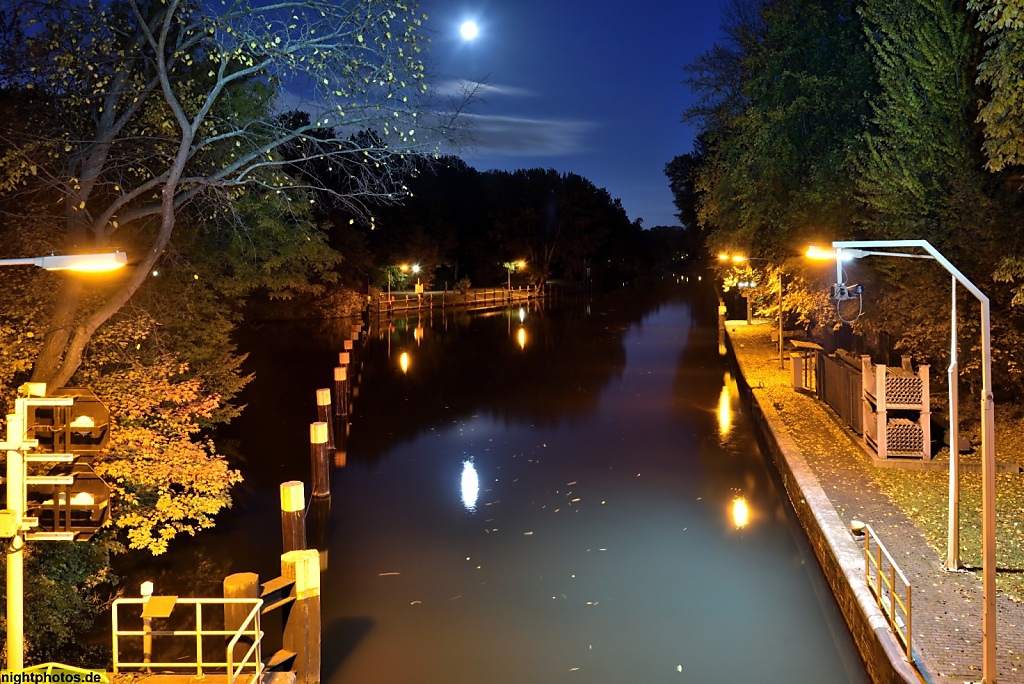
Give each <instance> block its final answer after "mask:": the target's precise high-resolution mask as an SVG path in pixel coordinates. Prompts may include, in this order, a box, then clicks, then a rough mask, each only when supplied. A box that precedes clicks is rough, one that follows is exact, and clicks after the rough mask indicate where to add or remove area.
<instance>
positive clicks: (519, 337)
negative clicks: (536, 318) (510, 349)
mask: <svg viewBox="0 0 1024 684" xmlns="http://www.w3.org/2000/svg"><path fill="white" fill-rule="evenodd" d="M516 341H517V342H519V348H520V349H526V328H520V329H519V332H517V333H516Z"/></svg>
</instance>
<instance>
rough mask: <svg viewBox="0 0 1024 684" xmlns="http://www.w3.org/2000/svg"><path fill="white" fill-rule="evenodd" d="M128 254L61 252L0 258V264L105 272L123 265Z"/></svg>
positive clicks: (51, 269)
mask: <svg viewBox="0 0 1024 684" xmlns="http://www.w3.org/2000/svg"><path fill="white" fill-rule="evenodd" d="M127 263H128V256H127V255H126V254H125V253H124V252H121V251H115V252H107V253H106V254H63V255H60V256H58V255H56V254H51V255H50V256H43V257H27V258H20V259H0V266H38V267H39V268H42V269H45V270H47V271H74V272H76V273H105V272H107V271H114V270H117V269H119V268H122V267H124V266H125V265H126V264H127Z"/></svg>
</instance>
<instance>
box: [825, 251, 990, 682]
mask: <svg viewBox="0 0 1024 684" xmlns="http://www.w3.org/2000/svg"><path fill="white" fill-rule="evenodd" d="M832 247H833V248H835V250H836V285H837V287H836V291H837V292H839V293H842V292H846V284H845V279H844V278H843V268H842V261H843V259H844V258H853V259H859V258H861V257H865V256H891V257H903V258H912V259H934V260H935V261H937V262H939V264H941V265H942V267H943V268H945V269H946V271H948V272H949V273H950V275H952V283H953V295H952V326H953V330H952V341H951V343H950V353H951V358H950V365H949V412H950V418H949V420H950V435H949V540H948V553H947V558H946V569H947V570H955V569H957V568H958V567H959V488H958V479H959V454H958V453H957V451H958V449H957V442H958V438H957V424H956V423H957V421H956V418H955V414H956V409H957V382H956V377H957V354H956V285H957V283H958V282H959V283H960V284H961V285H962V286H964V287H965V288H967V290H968V291H969V292H970V293H971V294H972V295H974V297H975V298H976V299H977V300H978V302H979V303H980V304H981V356H982V366H981V422H982V430H981V525H982V535H981V566H982V568H981V570H982V585H981V592H982V629H981V634H982V682H984V683H987V684H992V683H994V682H995V681H996V586H995V584H996V448H995V401H994V399H993V397H992V346H991V336H992V335H991V320H990V308H989V300H988V297H987V296H985V295H984V294H983V293H982V292H981V290H979V289H978V288H977V287H976V286H975V285H974V283H972V282H971V281H970V280H968V279H967V277H966V276H964V274H963V273H961V272H960V271H959V270H958V269H957V268H956V267H955V266H953V264H951V263H950V262H949V260H948V259H946V258H945V257H944V256H943V255H942V254H940V253H939V251H938V250H936V249H935V248H934V247H932V245H931V244H930V243H929V242H928V241H927V240H855V241H836V242H833V243H832ZM878 248H881V249H921V250H924V252H926V254H913V253H907V252H890V251H881V252H880V251H869V250H873V249H878ZM847 296H848V295H847Z"/></svg>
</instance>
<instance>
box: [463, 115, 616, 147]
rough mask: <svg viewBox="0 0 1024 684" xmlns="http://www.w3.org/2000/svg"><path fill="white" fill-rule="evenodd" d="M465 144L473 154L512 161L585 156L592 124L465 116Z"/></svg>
mask: <svg viewBox="0 0 1024 684" xmlns="http://www.w3.org/2000/svg"><path fill="white" fill-rule="evenodd" d="M460 119H461V120H462V124H463V125H464V126H465V128H464V131H463V140H462V142H463V144H464V145H465V147H467V148H469V150H470V151H471V154H478V155H484V154H501V155H506V156H511V157H559V156H565V155H570V154H577V153H579V152H584V151H586V149H587V146H586V145H585V138H586V135H587V133H589V132H590V131H592V130H594V129H595V128H596V125H595V124H593V123H591V122H589V121H559V120H556V119H526V118H521V117H511V116H481V115H476V114H463V115H462V116H461V117H460Z"/></svg>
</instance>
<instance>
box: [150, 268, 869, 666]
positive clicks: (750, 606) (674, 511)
mask: <svg viewBox="0 0 1024 684" xmlns="http://www.w3.org/2000/svg"><path fill="white" fill-rule="evenodd" d="M688 287H689V286H685V285H684V286H678V287H677V288H676V289H675V290H673V291H672V292H671V293H669V294H667V295H665V296H661V297H658V296H655V295H653V294H646V295H641V294H640V293H638V292H636V291H633V290H627V291H623V292H622V293H620V294H619V295H618V296H615V297H611V298H608V299H601V300H595V301H593V302H590V303H586V302H577V303H570V304H565V305H563V306H559V307H551V308H549V309H547V310H545V311H523V312H520V311H519V310H518V309H516V310H512V311H501V312H497V313H493V312H492V313H490V314H475V315H470V314H465V313H462V314H458V315H456V316H454V317H453V316H451V315H448V316H443V315H441V314H440V313H439V312H435V313H434V314H433V315H432V316H431V315H429V314H426V315H424V316H423V317H421V318H416V317H411V318H408V319H400V320H397V321H395V322H394V324H393V326H392V327H391V329H390V330H389V329H388V328H387V325H386V324H385V325H384V326H376V325H374V326H371V329H370V335H369V337H368V340H367V342H366V346H365V347H363V348H362V349H361V350H360V351H359V352H358V353H359V354H360V356H361V358H362V360H363V364H362V370H361V372H360V373H359V378H358V383H357V387H358V396H356V397H355V398H354V400H353V409H354V413H353V416H352V420H351V426H350V430H351V432H350V436H349V439H348V441H347V444H346V447H345V448H346V456H345V459H346V461H347V465H346V466H345V467H344V468H337V469H336V470H335V471H334V477H333V485H332V486H333V495H332V499H331V504H330V512H329V516H330V524H329V528H328V529H326V530H324V529H319V530H314V531H313V533H314V534H313V536H314V537H315V538H316V541H317V543H318V545H320V546H321V547H322V548H324V549H325V550H326V551H327V561H328V565H327V569H326V571H325V574H324V576H323V596H322V601H323V603H322V608H323V621H324V634H325V636H324V654H323V658H324V662H323V680H324V681H325V682H329V683H330V684H343V683H349V682H352V683H360V684H362V683H370V682H396V683H405V682H410V683H411V682H424V683H428V684H429V683H435V682H436V683H439V684H440V683H458V682H510V683H513V682H515V683H518V682H563V681H564V682H572V681H581V682H609V683H612V682H615V683H620V682H702V683H707V682H723V683H724V682H759V683H766V682H786V683H792V682H814V683H821V682H828V683H831V682H863V681H866V678H865V676H864V672H863V667H862V665H861V664H860V663H859V661H857V659H856V657H855V656H854V655H853V652H852V649H851V645H850V642H849V636H848V635H847V633H846V632H845V628H844V627H843V626H842V624H841V622H840V621H839V620H838V618H837V613H836V610H835V606H834V604H833V603H832V599H831V596H830V595H828V593H827V589H825V588H824V585H823V581H822V579H821V577H820V571H819V570H818V568H817V566H816V565H815V564H814V561H813V557H812V556H811V555H810V554H809V552H808V551H807V550H806V548H805V545H804V542H803V540H802V538H801V537H800V536H799V535H800V534H801V533H800V532H799V530H798V529H797V528H795V527H794V525H793V523H792V521H791V518H790V515H789V513H788V512H787V509H786V508H785V507H784V506H783V504H782V502H781V501H780V498H779V495H778V492H777V491H776V488H775V485H774V483H773V481H772V478H771V477H770V475H769V473H768V472H767V471H766V469H765V466H764V461H763V459H762V457H761V454H760V452H759V450H758V446H757V443H756V440H755V437H754V435H753V433H752V431H751V427H750V425H749V420H748V418H747V416H746V415H744V413H743V410H742V407H741V406H740V404H739V401H738V398H737V395H736V385H735V381H734V379H733V378H732V377H731V376H730V373H729V370H728V366H727V363H726V361H725V359H724V358H723V357H722V356H720V353H719V342H718V337H717V330H716V329H715V309H714V301H713V300H712V299H711V298H709V297H708V296H707V294H706V293H704V292H703V291H702V290H700V289H698V287H699V286H695V287H694V288H693V289H692V290H691V289H687V288H688ZM347 333H348V330H347V329H346V328H345V327H344V326H343V325H341V324H338V327H337V328H336V329H332V328H330V326H328V327H326V328H325V327H323V326H320V327H318V328H317V329H316V330H311V329H308V328H306V329H304V328H302V327H298V326H294V325H289V326H285V325H268V326H263V327H261V328H259V329H257V330H254V331H250V332H249V333H248V334H247V336H246V337H245V339H244V341H243V343H244V345H245V346H246V347H248V348H251V352H252V356H251V357H250V367H251V368H253V369H254V370H256V371H257V373H258V376H257V380H256V381H255V382H254V383H253V384H252V385H251V386H250V387H249V388H248V390H247V394H246V400H247V401H248V403H249V409H248V411H247V412H246V414H245V415H244V416H243V417H242V418H241V419H239V420H237V421H236V423H235V424H234V425H233V426H232V429H231V435H230V437H231V439H223V440H221V442H220V443H221V448H222V449H226V450H227V451H229V452H230V453H231V454H232V455H233V457H234V458H235V459H237V460H238V462H239V463H240V464H241V467H242V468H243V470H244V471H245V474H246V476H247V483H246V484H245V485H244V487H243V489H242V490H241V491H240V492H239V494H238V497H237V503H236V507H235V509H234V510H233V511H232V512H231V513H229V514H228V515H226V516H225V519H224V521H223V522H222V523H221V524H220V526H219V527H218V528H217V529H216V530H214V531H213V532H211V533H209V534H208V535H206V536H205V537H200V538H198V539H197V540H195V541H194V542H189V543H187V544H183V545H181V548H180V550H179V551H180V552H179V553H178V554H176V558H178V560H176V561H173V562H172V561H165V562H166V563H167V565H166V566H164V567H163V568H162V569H163V574H162V575H160V579H158V590H160V591H168V592H169V591H170V588H169V587H161V586H160V583H161V582H162V583H163V584H165V585H167V584H174V583H175V582H176V581H177V580H176V579H175V577H176V576H177V575H179V573H180V572H181V567H175V566H174V565H172V563H182V562H191V563H193V564H195V565H198V566H201V567H202V568H203V569H204V570H203V572H200V573H192V576H193V580H194V578H195V577H204V576H205V577H207V578H208V580H207V581H208V582H209V583H210V584H215V583H219V579H220V577H221V576H223V574H226V573H228V572H239V571H256V572H259V573H260V575H261V577H262V578H267V579H269V578H270V577H272V576H274V575H276V574H278V566H277V560H276V558H277V554H279V553H280V541H279V534H280V533H279V528H280V525H279V514H278V509H277V486H278V484H279V483H280V482H283V481H285V480H289V479H301V480H304V481H305V482H306V483H307V492H308V491H309V490H308V483H309V449H308V441H307V440H308V424H309V423H310V422H312V421H314V420H316V409H315V395H314V392H315V389H316V388H317V387H327V386H330V384H331V378H332V368H333V366H334V365H335V361H336V359H337V352H338V351H339V350H340V349H341V346H342V342H341V340H342V339H343V338H344V337H346V336H347ZM403 353H404V354H405V355H406V356H405V359H406V362H407V365H406V368H405V370H404V371H403V369H402V365H403V364H402V355H403ZM171 555H175V554H174V553H172V554H171ZM182 559H187V560H185V561H183V560H182ZM154 571H156V570H154ZM204 573H205V575H204Z"/></svg>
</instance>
